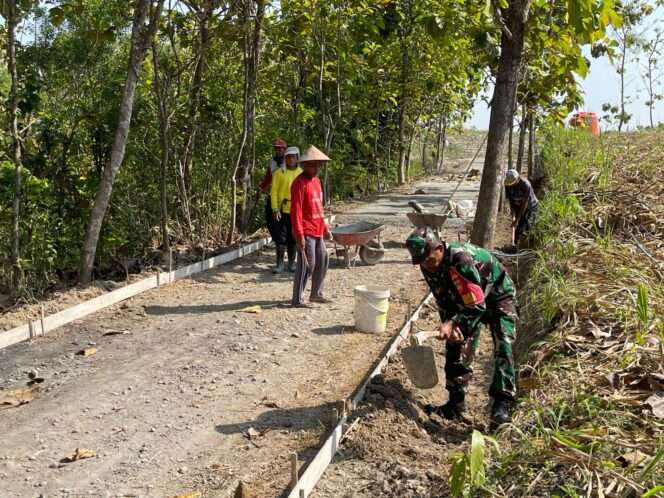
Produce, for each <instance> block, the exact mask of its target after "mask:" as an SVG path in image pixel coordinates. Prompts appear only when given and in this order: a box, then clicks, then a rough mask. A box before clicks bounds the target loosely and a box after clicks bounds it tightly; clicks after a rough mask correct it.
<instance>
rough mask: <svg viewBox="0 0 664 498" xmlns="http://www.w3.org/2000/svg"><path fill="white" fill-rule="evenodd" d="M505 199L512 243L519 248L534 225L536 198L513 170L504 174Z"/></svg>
mask: <svg viewBox="0 0 664 498" xmlns="http://www.w3.org/2000/svg"><path fill="white" fill-rule="evenodd" d="M505 197H507V200H508V202H509V203H510V211H511V212H512V229H513V230H514V236H513V240H512V243H513V244H514V245H516V246H517V247H519V243H520V242H521V243H522V242H523V241H524V239H525V238H526V236H527V235H528V232H530V230H531V229H532V227H533V226H534V225H535V218H536V217H537V204H538V201H537V196H536V195H535V190H534V189H533V186H532V185H531V184H530V182H529V181H528V180H526V179H525V178H521V175H519V172H518V171H517V170H515V169H509V170H507V173H506V174H505Z"/></svg>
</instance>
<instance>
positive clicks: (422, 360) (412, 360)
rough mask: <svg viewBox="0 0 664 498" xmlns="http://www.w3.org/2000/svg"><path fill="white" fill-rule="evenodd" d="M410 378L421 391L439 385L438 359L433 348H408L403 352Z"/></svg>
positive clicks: (402, 355)
mask: <svg viewBox="0 0 664 498" xmlns="http://www.w3.org/2000/svg"><path fill="white" fill-rule="evenodd" d="M401 357H402V358H403V362H404V365H406V371H407V372H408V378H410V381H411V382H412V383H413V384H414V385H415V386H416V387H419V388H420V389H431V388H432V387H435V386H436V385H438V369H437V368H436V357H435V355H434V352H433V348H431V346H408V347H406V348H404V349H403V351H402V352H401Z"/></svg>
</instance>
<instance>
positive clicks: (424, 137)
mask: <svg viewBox="0 0 664 498" xmlns="http://www.w3.org/2000/svg"><path fill="white" fill-rule="evenodd" d="M429 128H430V126H429V125H427V126H426V127H425V128H424V131H423V132H422V138H421V140H422V171H424V172H425V173H426V174H427V175H428V174H430V173H431V172H430V171H429V168H427V145H428V143H427V142H428V138H429Z"/></svg>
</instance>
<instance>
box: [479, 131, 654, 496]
mask: <svg viewBox="0 0 664 498" xmlns="http://www.w3.org/2000/svg"><path fill="white" fill-rule="evenodd" d="M663 143H664V133H662V132H659V133H658V132H641V133H634V134H624V135H622V136H608V137H604V138H603V140H602V141H601V142H593V141H592V140H589V139H588V138H586V137H579V136H578V133H573V132H572V133H570V132H562V133H561V132H559V131H558V132H555V133H553V134H552V136H551V137H548V139H547V145H546V150H545V154H544V156H545V160H546V161H548V167H549V168H550V169H549V170H548V174H549V181H548V183H549V189H550V190H549V191H548V193H547V194H546V195H545V196H544V199H543V202H542V220H541V221H542V223H540V224H539V228H538V232H537V238H538V240H539V249H538V251H537V256H538V258H537V262H536V263H535V265H534V268H533V271H532V275H531V279H530V282H529V286H528V289H527V292H526V293H525V294H527V296H528V297H527V302H526V303H525V310H526V313H525V315H526V317H527V319H528V320H529V321H530V322H531V325H532V324H535V328H536V329H537V328H541V329H542V330H551V323H553V324H554V325H555V328H554V330H553V332H550V333H548V334H547V335H546V336H545V337H544V338H543V339H542V338H540V339H539V340H538V341H537V342H536V343H535V344H534V345H533V347H532V348H531V351H530V354H529V356H528V361H527V362H526V365H525V366H524V367H523V368H522V371H521V379H520V389H521V392H522V394H521V398H520V399H521V401H520V403H519V407H518V410H517V412H516V413H515V424H514V426H513V427H510V428H508V429H507V430H505V431H504V432H503V433H502V434H500V435H499V436H498V440H499V442H500V447H501V451H500V453H499V454H498V455H497V456H495V458H494V459H493V463H492V468H491V470H490V479H489V483H488V484H487V485H486V486H485V487H486V488H487V489H486V491H489V492H490V493H491V494H494V495H499V496H511V497H527V496H538V497H539V496H570V497H576V496H579V497H580V496H583V497H621V498H627V497H632V496H664V486H662V485H664V465H663V464H664V445H663V443H664V418H663V417H664V413H663V412H664V362H663V360H664V347H663V344H664V321H663V320H664V290H663V282H664V167H663V166H664V146H662V144H663ZM561 175H564V178H561V177H560V176H561ZM561 192H562V194H561ZM659 396H661V397H659ZM658 402H661V403H662V405H661V406H659V408H658V406H657V403H658ZM649 493H651V494H649Z"/></svg>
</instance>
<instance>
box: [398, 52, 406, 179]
mask: <svg viewBox="0 0 664 498" xmlns="http://www.w3.org/2000/svg"><path fill="white" fill-rule="evenodd" d="M408 65H409V57H408V45H407V42H406V41H405V40H403V41H402V42H401V91H400V93H399V114H398V120H399V122H398V125H399V144H398V145H399V163H398V165H397V184H399V185H403V184H404V183H406V105H407V99H408V97H407V96H408V88H407V87H408Z"/></svg>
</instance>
